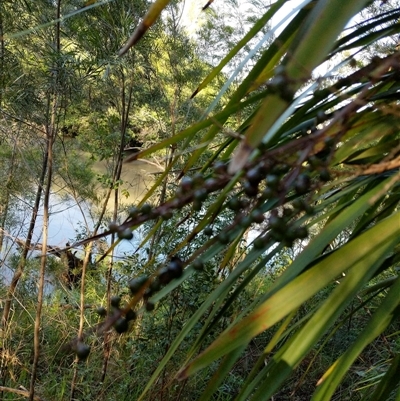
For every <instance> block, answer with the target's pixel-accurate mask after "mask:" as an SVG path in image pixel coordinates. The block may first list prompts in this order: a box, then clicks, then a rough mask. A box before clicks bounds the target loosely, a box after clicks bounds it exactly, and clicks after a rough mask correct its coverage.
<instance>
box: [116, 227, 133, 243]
mask: <svg viewBox="0 0 400 401" xmlns="http://www.w3.org/2000/svg"><path fill="white" fill-rule="evenodd" d="M118 238H119V239H127V240H131V239H132V238H133V232H132V230H131V229H130V228H127V229H125V230H123V231H118Z"/></svg>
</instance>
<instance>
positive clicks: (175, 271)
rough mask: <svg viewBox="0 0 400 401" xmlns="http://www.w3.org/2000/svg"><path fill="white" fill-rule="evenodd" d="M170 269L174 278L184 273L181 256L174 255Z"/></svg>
mask: <svg viewBox="0 0 400 401" xmlns="http://www.w3.org/2000/svg"><path fill="white" fill-rule="evenodd" d="M168 270H169V272H170V273H171V276H172V278H179V277H181V276H182V273H183V263H182V261H181V259H180V258H178V257H177V256H173V257H172V258H171V261H170V262H169V264H168Z"/></svg>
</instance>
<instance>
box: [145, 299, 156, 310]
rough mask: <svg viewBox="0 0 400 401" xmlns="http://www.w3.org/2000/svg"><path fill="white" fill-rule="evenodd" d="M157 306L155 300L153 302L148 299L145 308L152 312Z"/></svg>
mask: <svg viewBox="0 0 400 401" xmlns="http://www.w3.org/2000/svg"><path fill="white" fill-rule="evenodd" d="M155 307H156V305H155V304H154V302H151V301H147V302H146V304H145V308H146V310H147V312H152V311H153V310H154V308H155Z"/></svg>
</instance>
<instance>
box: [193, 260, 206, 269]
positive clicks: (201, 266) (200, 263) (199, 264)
mask: <svg viewBox="0 0 400 401" xmlns="http://www.w3.org/2000/svg"><path fill="white" fill-rule="evenodd" d="M192 266H193V268H194V269H195V270H203V269H204V263H203V261H202V260H201V259H195V260H194V261H193V263H192Z"/></svg>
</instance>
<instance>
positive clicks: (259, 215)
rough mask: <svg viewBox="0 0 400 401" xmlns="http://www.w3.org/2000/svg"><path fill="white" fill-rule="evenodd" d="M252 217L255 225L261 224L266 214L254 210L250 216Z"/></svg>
mask: <svg viewBox="0 0 400 401" xmlns="http://www.w3.org/2000/svg"><path fill="white" fill-rule="evenodd" d="M250 217H251V218H252V220H253V221H254V223H258V224H261V223H262V222H263V221H264V219H265V216H264V213H263V212H262V211H261V210H258V209H255V210H253V211H252V212H251V214H250Z"/></svg>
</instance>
